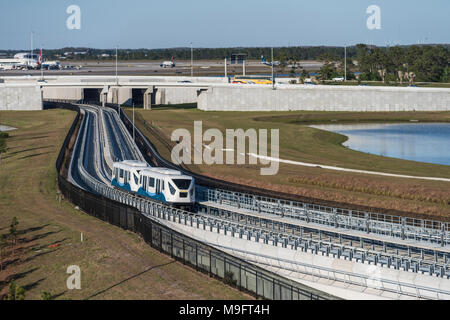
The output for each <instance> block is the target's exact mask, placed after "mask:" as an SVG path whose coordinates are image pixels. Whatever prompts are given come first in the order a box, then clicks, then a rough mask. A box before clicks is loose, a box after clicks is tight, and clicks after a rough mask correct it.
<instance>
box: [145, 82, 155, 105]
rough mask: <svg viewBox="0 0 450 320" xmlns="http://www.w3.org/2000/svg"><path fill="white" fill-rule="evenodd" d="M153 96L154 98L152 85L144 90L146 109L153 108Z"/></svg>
mask: <svg viewBox="0 0 450 320" xmlns="http://www.w3.org/2000/svg"><path fill="white" fill-rule="evenodd" d="M153 98H154V87H153V86H151V87H149V88H148V89H147V90H145V92H144V110H152V101H153Z"/></svg>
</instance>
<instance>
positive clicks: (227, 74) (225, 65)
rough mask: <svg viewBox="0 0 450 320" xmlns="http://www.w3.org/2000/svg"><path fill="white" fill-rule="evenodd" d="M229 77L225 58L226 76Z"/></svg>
mask: <svg viewBox="0 0 450 320" xmlns="http://www.w3.org/2000/svg"><path fill="white" fill-rule="evenodd" d="M226 77H228V70H227V58H225V78H226Z"/></svg>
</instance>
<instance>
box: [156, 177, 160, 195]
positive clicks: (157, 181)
mask: <svg viewBox="0 0 450 320" xmlns="http://www.w3.org/2000/svg"><path fill="white" fill-rule="evenodd" d="M160 193H161V180H159V179H157V180H156V194H160Z"/></svg>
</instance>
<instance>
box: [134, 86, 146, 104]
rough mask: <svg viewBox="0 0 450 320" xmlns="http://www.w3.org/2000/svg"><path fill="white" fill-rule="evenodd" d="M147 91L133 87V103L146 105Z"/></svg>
mask: <svg viewBox="0 0 450 320" xmlns="http://www.w3.org/2000/svg"><path fill="white" fill-rule="evenodd" d="M145 91H146V89H133V90H132V93H131V96H132V100H133V104H134V105H135V106H136V107H138V106H143V105H144V93H145Z"/></svg>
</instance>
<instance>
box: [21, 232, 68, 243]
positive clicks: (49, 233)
mask: <svg viewBox="0 0 450 320" xmlns="http://www.w3.org/2000/svg"><path fill="white" fill-rule="evenodd" d="M60 232H61V230H58V231H49V232H46V233H41V234H37V235H35V236H33V237H31V238H29V239H23V243H29V242H32V241H36V240H39V239H43V238H46V237H48V236H51V235H52V234H57V233H60Z"/></svg>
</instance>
